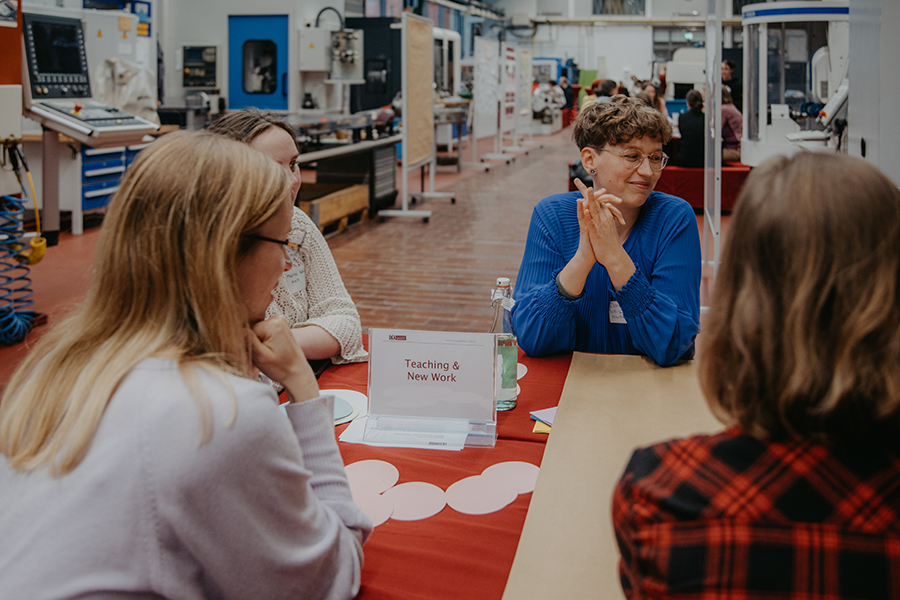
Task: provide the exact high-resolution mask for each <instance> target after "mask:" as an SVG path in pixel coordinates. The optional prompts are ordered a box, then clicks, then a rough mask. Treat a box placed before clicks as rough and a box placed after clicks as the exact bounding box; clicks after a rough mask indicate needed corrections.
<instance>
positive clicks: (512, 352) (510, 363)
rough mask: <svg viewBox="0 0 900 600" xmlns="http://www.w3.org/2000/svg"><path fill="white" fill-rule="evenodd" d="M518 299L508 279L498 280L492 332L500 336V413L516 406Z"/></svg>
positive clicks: (494, 295)
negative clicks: (514, 317) (513, 312)
mask: <svg viewBox="0 0 900 600" xmlns="http://www.w3.org/2000/svg"><path fill="white" fill-rule="evenodd" d="M514 304H515V300H513V299H512V289H511V288H510V286H509V278H508V277H498V278H497V288H496V289H495V290H494V291H493V293H492V294H491V306H492V307H493V309H494V323H493V324H492V325H491V333H496V334H497V379H498V380H499V383H500V385H499V387H498V389H497V410H500V411H502V410H510V409H513V408H515V407H516V397H517V395H518V394H517V392H516V376H517V371H518V363H519V342H518V340H516V335H515V333H513V328H512V315H511V314H510V312H509V311H510V310H512V307H513V305H514Z"/></svg>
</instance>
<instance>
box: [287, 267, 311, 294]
mask: <svg viewBox="0 0 900 600" xmlns="http://www.w3.org/2000/svg"><path fill="white" fill-rule="evenodd" d="M283 277H284V285H285V287H286V288H287V289H288V291H289V292H290V293H292V294H297V293H299V292H301V291H303V290H305V289H306V268H305V267H304V266H303V263H302V262H300V261H299V260H298V261H295V262H294V263H293V266H292V267H291V270H290V271H288V272H287V273H285V274H284V276H283Z"/></svg>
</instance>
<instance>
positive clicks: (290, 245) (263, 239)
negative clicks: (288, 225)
mask: <svg viewBox="0 0 900 600" xmlns="http://www.w3.org/2000/svg"><path fill="white" fill-rule="evenodd" d="M247 237H248V238H250V239H251V240H259V241H261V242H272V243H273V244H279V245H281V246H282V247H283V248H294V249H299V248H300V244H295V243H294V242H291V241H288V240H276V239H275V238H270V237H266V236H264V235H259V234H258V233H251V234H249V235H248V236H247Z"/></svg>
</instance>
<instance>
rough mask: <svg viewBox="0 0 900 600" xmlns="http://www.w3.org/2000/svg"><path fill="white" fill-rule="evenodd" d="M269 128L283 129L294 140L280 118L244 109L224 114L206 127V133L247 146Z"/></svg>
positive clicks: (251, 109)
mask: <svg viewBox="0 0 900 600" xmlns="http://www.w3.org/2000/svg"><path fill="white" fill-rule="evenodd" d="M271 127H278V128H280V129H283V130H285V131H286V132H287V133H288V135H290V136H291V139H294V138H295V136H294V132H293V130H292V129H291V127H290V125H288V124H287V123H285V122H284V120H282V118H281V117H280V116H278V115H277V114H275V113H273V112H268V111H262V110H259V109H257V108H245V109H242V110H236V111H233V112H229V113H226V114H224V115H222V116H221V117H219V118H218V119H216V120H215V121H214V122H213V123H212V124H211V125H210V126H209V127H207V128H206V131H211V132H212V133H218V134H219V135H224V136H225V137H228V138H231V139H233V140H237V141H239V142H244V143H246V144H249V143H250V142H252V141H253V140H254V139H256V138H257V137H258V136H259V135H260V134H262V133H263V132H264V131H266V130H268V129H269V128H271Z"/></svg>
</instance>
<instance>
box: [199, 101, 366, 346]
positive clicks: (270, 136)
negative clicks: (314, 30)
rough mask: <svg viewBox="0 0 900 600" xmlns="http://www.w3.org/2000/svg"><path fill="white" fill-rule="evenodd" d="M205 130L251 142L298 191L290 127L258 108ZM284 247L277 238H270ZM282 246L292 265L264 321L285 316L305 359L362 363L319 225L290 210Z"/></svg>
mask: <svg viewBox="0 0 900 600" xmlns="http://www.w3.org/2000/svg"><path fill="white" fill-rule="evenodd" d="M209 131H212V132H215V133H218V134H221V135H224V136H227V137H230V138H232V139H235V140H238V141H240V142H244V143H246V144H249V145H250V147H251V148H255V149H256V150H259V151H260V152H262V153H263V154H266V155H268V156H269V157H270V158H272V159H273V160H274V161H275V162H277V163H278V164H280V165H281V166H283V167H284V168H285V169H286V170H287V171H288V172H289V173H290V175H291V178H292V185H291V195H292V197H293V198H296V195H297V191H298V190H299V189H300V169H299V167H298V166H297V158H298V156H299V153H298V151H297V144H296V141H295V138H294V134H293V131H292V130H291V128H290V126H289V125H287V124H286V123H285V122H284V121H282V120H281V119H279V118H278V117H277V116H275V115H273V114H269V113H265V112H261V111H258V110H253V109H249V110H240V111H235V112H232V113H229V114H227V115H225V116H223V117H221V118H220V119H218V120H217V121H216V122H215V123H213V124H212V125H211V126H210V127H209ZM273 241H275V242H278V243H282V242H281V240H273ZM284 245H285V246H286V248H287V252H288V254H289V256H290V258H291V262H292V263H293V265H292V267H291V269H290V270H289V271H288V272H286V273H285V274H284V275H282V277H281V280H280V281H279V282H278V287H276V288H275V291H274V292H272V296H273V298H274V301H273V302H272V304H271V305H269V310H268V312H267V315H266V316H267V317H269V316H272V315H279V314H280V315H284V317H285V318H286V319H287V321H288V323H289V324H290V326H291V329H292V330H293V333H294V337H295V338H296V339H297V341H298V342H299V344H300V347H301V348H302V349H303V353H304V354H305V355H306V357H307V358H309V359H311V360H314V359H323V358H330V359H331V360H332V362H334V363H335V364H345V363H354V362H363V361H365V360H366V359H367V358H368V354H367V353H366V351H365V350H364V349H363V345H362V327H361V325H360V320H359V313H358V312H357V311H356V306H355V305H354V304H353V300H352V299H351V298H350V294H349V293H347V289H346V288H345V287H344V282H343V281H341V275H340V273H339V272H338V269H337V265H336V264H335V262H334V258H333V257H332V256H331V251H330V250H329V249H328V244H327V243H326V242H325V238H324V237H322V234H321V232H320V231H319V229H318V227H316V225H315V224H314V223H313V222H312V220H311V219H310V218H309V217H308V216H307V215H306V213H304V212H303V211H302V210H300V209H299V208H296V207H295V208H294V214H293V217H292V220H291V233H290V235H289V236H288V239H287V240H285V242H284Z"/></svg>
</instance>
